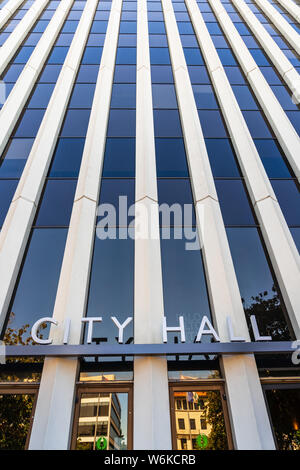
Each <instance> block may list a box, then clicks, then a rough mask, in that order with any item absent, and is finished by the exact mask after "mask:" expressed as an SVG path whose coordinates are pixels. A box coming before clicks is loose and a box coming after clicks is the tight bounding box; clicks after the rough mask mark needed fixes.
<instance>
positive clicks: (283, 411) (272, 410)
mask: <svg viewBox="0 0 300 470" xmlns="http://www.w3.org/2000/svg"><path fill="white" fill-rule="evenodd" d="M263 389H264V393H265V398H266V402H267V406H268V411H269V416H270V421H271V425H272V429H273V434H274V438H275V442H276V444H277V448H278V449H279V450H300V384H299V383H298V384H267V385H266V384H265V385H263Z"/></svg>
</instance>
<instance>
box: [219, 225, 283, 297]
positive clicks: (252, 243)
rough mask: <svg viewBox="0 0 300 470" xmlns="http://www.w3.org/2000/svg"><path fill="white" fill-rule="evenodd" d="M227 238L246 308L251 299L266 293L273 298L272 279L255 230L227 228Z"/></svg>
mask: <svg viewBox="0 0 300 470" xmlns="http://www.w3.org/2000/svg"><path fill="white" fill-rule="evenodd" d="M226 231H227V237H228V241H229V245H230V250H231V255H232V258H233V263H234V267H235V272H236V276H237V280H238V284H239V288H240V293H241V297H242V298H243V299H245V303H246V306H248V305H249V304H251V303H252V302H251V297H252V296H256V295H258V294H259V293H260V292H264V291H268V294H269V296H268V298H270V297H273V292H272V286H273V283H274V282H273V278H272V275H271V272H270V269H269V266H268V263H267V260H266V256H265V253H264V250H263V248H262V245H261V241H260V238H259V235H258V231H257V229H256V228H252V227H251V228H227V230H226Z"/></svg>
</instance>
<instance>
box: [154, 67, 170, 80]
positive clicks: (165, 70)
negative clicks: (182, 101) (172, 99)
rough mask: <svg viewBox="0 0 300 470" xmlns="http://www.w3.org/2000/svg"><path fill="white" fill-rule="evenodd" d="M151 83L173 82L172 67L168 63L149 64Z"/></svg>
mask: <svg viewBox="0 0 300 470" xmlns="http://www.w3.org/2000/svg"><path fill="white" fill-rule="evenodd" d="M151 78H152V83H173V73H172V67H171V66H170V65H164V66H162V65H152V66H151Z"/></svg>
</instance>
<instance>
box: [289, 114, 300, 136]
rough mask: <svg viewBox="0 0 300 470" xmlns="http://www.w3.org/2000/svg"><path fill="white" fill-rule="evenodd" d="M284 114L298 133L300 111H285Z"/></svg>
mask: <svg viewBox="0 0 300 470" xmlns="http://www.w3.org/2000/svg"><path fill="white" fill-rule="evenodd" d="M286 114H287V116H288V118H289V120H290V121H291V123H292V124H293V126H294V128H295V129H296V132H298V135H300V113H299V111H286Z"/></svg>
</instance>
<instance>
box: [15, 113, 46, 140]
mask: <svg viewBox="0 0 300 470" xmlns="http://www.w3.org/2000/svg"><path fill="white" fill-rule="evenodd" d="M44 113H45V110H44V109H28V110H26V111H25V112H24V114H23V116H22V118H21V121H20V124H19V127H18V129H17V130H16V133H15V137H35V136H36V134H37V131H38V129H39V127H40V124H41V122H42V119H43V116H44Z"/></svg>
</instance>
